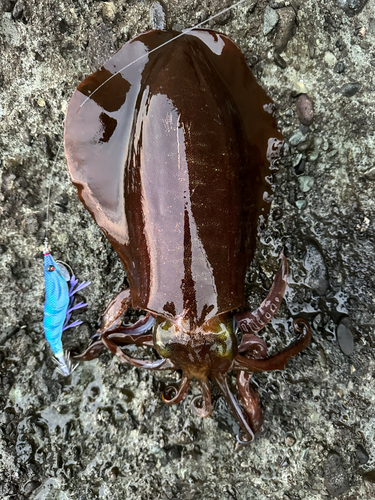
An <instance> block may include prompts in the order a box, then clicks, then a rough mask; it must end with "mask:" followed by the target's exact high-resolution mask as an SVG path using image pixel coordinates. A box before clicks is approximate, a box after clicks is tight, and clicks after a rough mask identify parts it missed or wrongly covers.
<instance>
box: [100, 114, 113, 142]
mask: <svg viewBox="0 0 375 500" xmlns="http://www.w3.org/2000/svg"><path fill="white" fill-rule="evenodd" d="M99 119H100V122H101V124H102V126H103V135H102V137H101V138H100V139H99V142H108V141H109V140H110V138H111V137H112V134H113V132H114V131H115V130H116V127H117V120H115V118H112V117H111V116H109V115H107V113H100V115H99Z"/></svg>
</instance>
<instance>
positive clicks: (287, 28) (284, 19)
mask: <svg viewBox="0 0 375 500" xmlns="http://www.w3.org/2000/svg"><path fill="white" fill-rule="evenodd" d="M277 13H278V15H279V22H278V25H277V32H276V38H275V50H276V52H278V53H279V54H280V52H283V51H284V50H285V49H286V46H287V45H288V42H289V40H290V39H291V38H292V36H293V34H294V31H295V26H296V13H295V10H294V9H293V7H284V8H282V9H278V10H277Z"/></svg>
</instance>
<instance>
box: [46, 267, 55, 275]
mask: <svg viewBox="0 0 375 500" xmlns="http://www.w3.org/2000/svg"><path fill="white" fill-rule="evenodd" d="M55 269H56V268H55V266H52V265H51V266H48V267H47V271H48V272H49V273H52V271H54V270H55Z"/></svg>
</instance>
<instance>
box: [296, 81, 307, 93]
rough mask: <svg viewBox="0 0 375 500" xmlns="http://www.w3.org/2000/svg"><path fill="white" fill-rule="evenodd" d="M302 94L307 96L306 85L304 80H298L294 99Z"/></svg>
mask: <svg viewBox="0 0 375 500" xmlns="http://www.w3.org/2000/svg"><path fill="white" fill-rule="evenodd" d="M300 94H307V88H306V85H305V84H304V83H303V81H302V80H298V81H296V82H294V84H293V90H292V97H297V96H299V95H300Z"/></svg>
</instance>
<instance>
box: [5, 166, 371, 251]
mask: <svg viewBox="0 0 375 500" xmlns="http://www.w3.org/2000/svg"><path fill="white" fill-rule="evenodd" d="M365 177H366V179H368V180H369V181H375V167H372V168H370V170H367V172H365ZM0 253H1V250H0Z"/></svg>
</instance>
